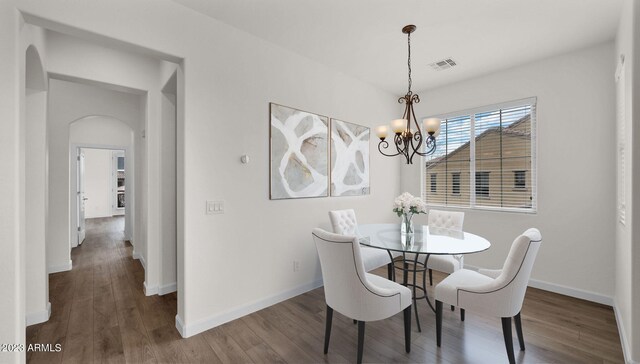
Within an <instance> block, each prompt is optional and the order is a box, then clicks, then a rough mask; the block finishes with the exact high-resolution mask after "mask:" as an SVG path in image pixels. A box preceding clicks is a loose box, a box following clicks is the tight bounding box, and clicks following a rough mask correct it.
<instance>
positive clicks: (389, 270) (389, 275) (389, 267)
mask: <svg viewBox="0 0 640 364" xmlns="http://www.w3.org/2000/svg"><path fill="white" fill-rule="evenodd" d="M387 278H389V280H390V281H392V280H393V261H391V263H389V264H387Z"/></svg>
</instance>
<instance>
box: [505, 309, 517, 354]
mask: <svg viewBox="0 0 640 364" xmlns="http://www.w3.org/2000/svg"><path fill="white" fill-rule="evenodd" d="M502 334H503V335H504V345H505V346H506V347H507V357H509V364H515V363H516V358H515V356H514V355H513V337H512V336H511V317H503V318H502Z"/></svg>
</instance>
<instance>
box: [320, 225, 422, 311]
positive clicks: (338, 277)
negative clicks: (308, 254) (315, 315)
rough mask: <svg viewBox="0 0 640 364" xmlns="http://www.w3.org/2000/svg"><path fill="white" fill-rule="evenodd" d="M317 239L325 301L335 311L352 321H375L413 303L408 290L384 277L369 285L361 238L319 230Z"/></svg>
mask: <svg viewBox="0 0 640 364" xmlns="http://www.w3.org/2000/svg"><path fill="white" fill-rule="evenodd" d="M313 239H314V241H315V243H316V248H317V249H318V256H319V258H320V265H321V267H322V279H323V280H324V295H325V300H326V302H327V305H329V306H330V307H331V308H333V309H334V310H336V311H338V312H340V313H341V314H343V315H345V316H347V317H350V318H352V319H356V320H361V321H373V320H381V319H384V318H387V317H389V316H391V315H393V314H396V313H398V312H400V311H401V310H402V309H404V308H405V307H407V306H408V305H409V304H410V303H411V292H410V291H409V290H408V289H407V288H406V287H402V286H400V285H398V284H397V283H394V282H391V281H388V280H386V279H383V278H382V277H379V278H380V282H378V284H376V285H374V284H372V283H371V282H369V280H368V278H367V273H366V272H365V270H364V266H363V264H362V258H361V255H360V244H359V243H358V238H356V237H353V236H345V235H339V234H333V233H330V232H327V231H325V230H323V229H319V228H316V229H314V230H313ZM376 278H378V277H376ZM379 284H382V285H384V286H380V285H379ZM385 286H386V287H385ZM404 291H406V292H404Z"/></svg>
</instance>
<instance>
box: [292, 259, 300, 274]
mask: <svg viewBox="0 0 640 364" xmlns="http://www.w3.org/2000/svg"><path fill="white" fill-rule="evenodd" d="M293 271H294V272H299V271H300V261H298V260H294V261H293Z"/></svg>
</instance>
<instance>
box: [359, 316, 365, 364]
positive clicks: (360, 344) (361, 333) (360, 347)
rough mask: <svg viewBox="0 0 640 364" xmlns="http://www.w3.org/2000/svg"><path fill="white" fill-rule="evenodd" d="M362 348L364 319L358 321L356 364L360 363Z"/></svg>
mask: <svg viewBox="0 0 640 364" xmlns="http://www.w3.org/2000/svg"><path fill="white" fill-rule="evenodd" d="M363 348H364V321H358V364H361V363H362V350H363Z"/></svg>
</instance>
